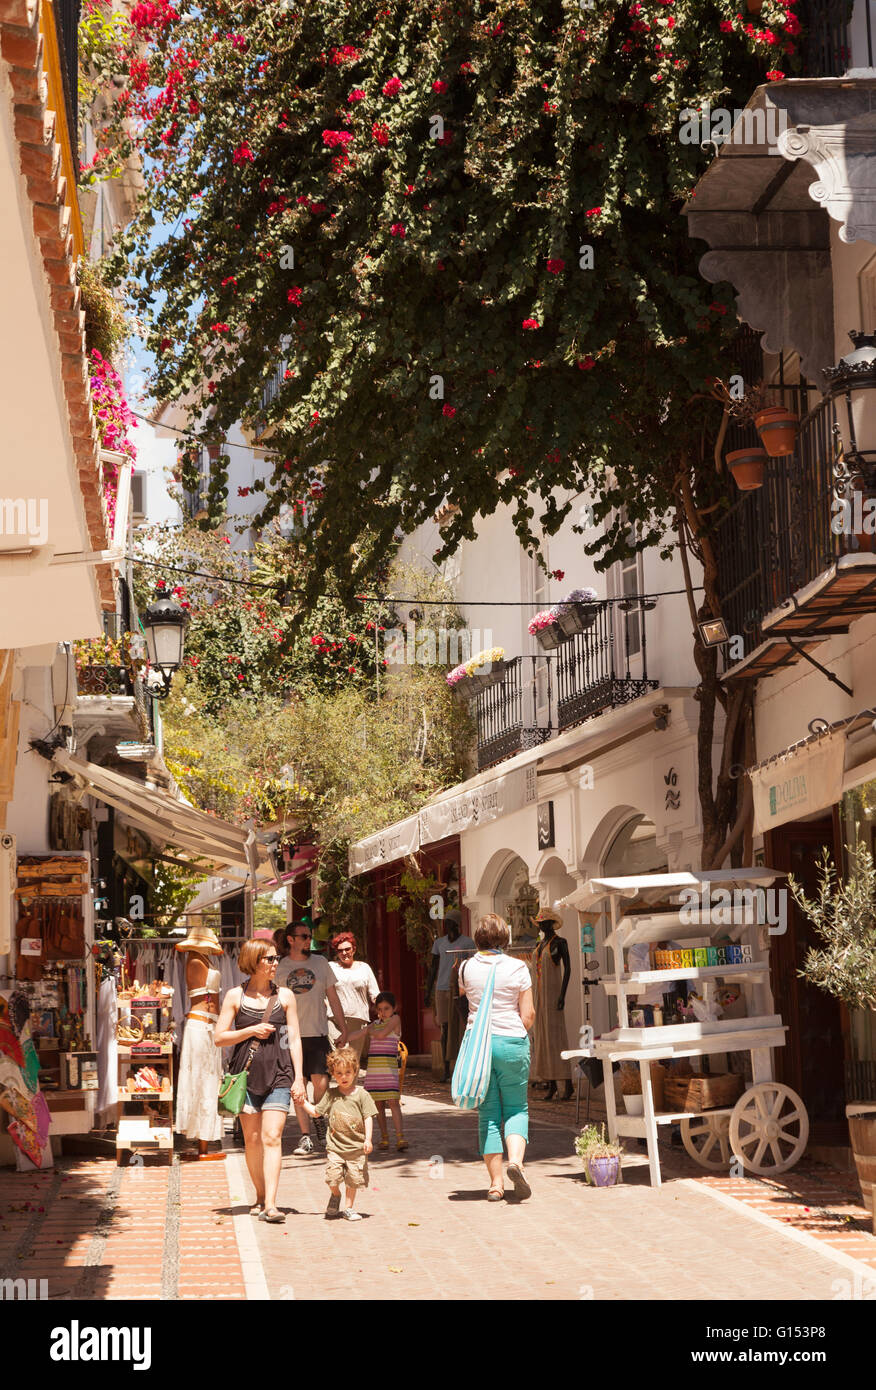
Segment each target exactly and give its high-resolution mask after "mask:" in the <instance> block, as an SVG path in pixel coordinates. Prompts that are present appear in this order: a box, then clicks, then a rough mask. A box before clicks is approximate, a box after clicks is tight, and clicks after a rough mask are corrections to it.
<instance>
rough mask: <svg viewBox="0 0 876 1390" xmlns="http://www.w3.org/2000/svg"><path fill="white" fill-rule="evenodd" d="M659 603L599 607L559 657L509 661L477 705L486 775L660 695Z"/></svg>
mask: <svg viewBox="0 0 876 1390" xmlns="http://www.w3.org/2000/svg"><path fill="white" fill-rule="evenodd" d="M655 602H656V601H655V600H654V599H647V598H629V599H620V600H613V601H604V602H601V603H596V604H594V605H592V607H593V610H594V618H593V622H592V624H591V626H590V628H589V629H588V630H587V631H586V632H582V633H577V634H576V635H575V636H574V637H572V638H570V639H569V641H568V642H564V643H563V645H562V646H561V647H560V648H559V650H558V651H556V652H553V653H549V654H545V655H543V656H518V657H515V658H514V659H513V660H511V661H508V662H506V664H505V672H504V676H503V679H502V680H501V681H500V682H499V683H498V684H496V685H494V686H491V687H490V688H489V689H487V690H482V691H481V692H480V693H479V694H478V695H477V696H476V698H475V711H474V712H475V720H476V724H477V741H478V770H479V771H483V769H484V768H487V767H492V766H493V765H494V764H495V763H499V762H502V761H503V760H504V759H505V758H510V757H513V756H514V754H515V753H522V752H525V751H526V750H527V749H529V748H535V747H537V746H538V745H539V744H542V743H546V742H547V741H548V740H549V739H550V738H552V737H553V736H554V734H556V733H562V732H563V730H565V729H570V728H572V727H573V725H575V724H581V723H583V722H584V721H585V720H587V719H592V718H594V717H595V716H596V715H598V714H602V713H604V711H605V710H608V709H614V708H615V707H616V706H618V705H625V704H628V703H629V701H630V700H635V699H637V698H638V697H639V696H640V695H644V694H647V692H648V691H649V690H656V689H657V688H658V685H659V682H658V681H656V680H649V679H648V669H647V640H646V632H645V619H646V613H647V612H648V611H649V610H650V609H651V608H653V607H654V605H655Z"/></svg>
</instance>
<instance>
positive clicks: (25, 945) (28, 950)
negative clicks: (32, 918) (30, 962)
mask: <svg viewBox="0 0 876 1390" xmlns="http://www.w3.org/2000/svg"><path fill="white" fill-rule="evenodd" d="M18 952H19V955H22V956H41V955H42V953H43V943H42V938H41V937H39V936H25V937H22V939H21V941H19V943H18Z"/></svg>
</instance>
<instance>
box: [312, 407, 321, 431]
mask: <svg viewBox="0 0 876 1390" xmlns="http://www.w3.org/2000/svg"><path fill="white" fill-rule="evenodd" d="M318 420H319V411H318V410H315V411H314V412H313V414H312V415H311V417H310V428H311V429H313V427H314V425H315V424H316V423H317V421H318Z"/></svg>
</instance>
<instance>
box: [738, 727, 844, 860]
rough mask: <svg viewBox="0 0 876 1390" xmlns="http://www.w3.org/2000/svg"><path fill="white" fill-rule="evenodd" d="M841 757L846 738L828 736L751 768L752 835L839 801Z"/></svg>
mask: <svg viewBox="0 0 876 1390" xmlns="http://www.w3.org/2000/svg"><path fill="white" fill-rule="evenodd" d="M844 755H845V739H844V738H843V737H842V736H841V735H828V737H827V738H821V739H818V740H817V741H816V742H813V743H810V744H804V745H803V746H801V747H800V748H797V749H794V750H789V751H788V752H787V753H786V754H784V755H782V756H780V757H778V758H776V759H771V760H770V761H769V762H768V763H767V764H766V766H764V767H758V768H755V769H753V770H752V772H751V774H750V776H751V788H752V792H753V796H754V833H755V835H761V834H763V832H764V831H765V830H774V829H775V828H776V826H779V825H785V824H786V823H787V822H788V821H792V820H798V819H799V818H800V817H801V816H807V815H810V814H811V813H812V812H814V811H823V810H825V809H826V808H827V807H829V806H833V805H834V803H835V802H837V801H839V800H840V797H841V796H842V789H843V761H844Z"/></svg>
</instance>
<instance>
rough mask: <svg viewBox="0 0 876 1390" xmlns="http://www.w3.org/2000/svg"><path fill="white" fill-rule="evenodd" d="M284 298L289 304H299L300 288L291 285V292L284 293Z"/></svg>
mask: <svg viewBox="0 0 876 1390" xmlns="http://www.w3.org/2000/svg"><path fill="white" fill-rule="evenodd" d="M286 298H287V300H288V301H289V303H290V304H297V305H299V306H300V304H301V286H300V285H293V286H292V288H291V290H287V291H286Z"/></svg>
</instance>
